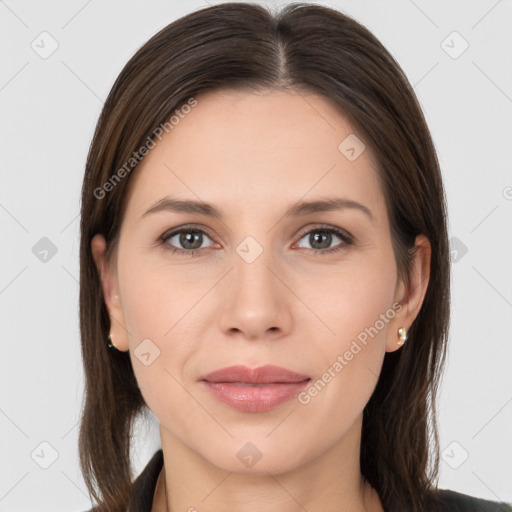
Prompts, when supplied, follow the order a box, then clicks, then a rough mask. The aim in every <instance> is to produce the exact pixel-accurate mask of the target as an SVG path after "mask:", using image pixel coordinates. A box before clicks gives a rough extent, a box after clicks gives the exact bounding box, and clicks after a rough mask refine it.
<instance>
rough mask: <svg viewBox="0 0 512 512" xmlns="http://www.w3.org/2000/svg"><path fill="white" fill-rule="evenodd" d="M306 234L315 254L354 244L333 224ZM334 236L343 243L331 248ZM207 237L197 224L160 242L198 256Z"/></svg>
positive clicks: (163, 237) (173, 248) (349, 237)
mask: <svg viewBox="0 0 512 512" xmlns="http://www.w3.org/2000/svg"><path fill="white" fill-rule="evenodd" d="M306 236H308V237H309V238H308V239H307V240H308V241H309V243H310V244H311V245H312V247H311V250H312V251H313V253H315V254H317V253H320V254H324V255H325V254H332V253H334V252H337V251H341V250H342V249H344V248H346V247H347V246H349V245H352V244H353V237H352V236H351V235H350V234H349V233H347V232H346V231H344V230H341V229H339V228H335V227H333V226H318V227H316V228H315V229H310V230H309V231H306V232H305V233H304V234H303V235H302V236H301V238H300V240H302V239H305V238H306ZM333 236H334V238H338V239H339V240H341V243H338V245H336V246H335V247H332V248H329V247H330V245H331V244H332V242H333ZM205 237H206V238H209V239H210V240H211V237H210V236H209V235H208V234H207V233H206V232H205V231H204V230H203V229H199V228H197V227H195V226H183V227H181V228H180V229H176V230H174V231H171V232H170V233H169V232H167V233H165V234H163V235H162V236H161V237H160V239H159V242H160V244H161V245H163V246H164V247H165V249H166V250H169V251H171V253H173V254H180V255H185V254H186V255H189V256H196V255H198V254H199V253H200V252H201V251H200V250H201V249H205V248H207V247H205V246H204V245H203V243H204V241H205ZM299 247H302V246H299Z"/></svg>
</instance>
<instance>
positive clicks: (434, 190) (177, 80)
mask: <svg viewBox="0 0 512 512" xmlns="http://www.w3.org/2000/svg"><path fill="white" fill-rule="evenodd" d="M287 87H289V88H293V89H294V90H302V91H307V92H313V93H317V94H320V95H322V96H323V97H326V98H329V99H330V100H332V104H333V105H336V106H337V107H338V108H339V109H340V112H341V113H342V114H343V115H344V116H346V118H347V120H348V121H349V122H350V123H351V124H352V126H353V127H354V129H356V130H357V132H358V134H361V137H362V138H363V139H364V142H365V144H366V145H367V146H368V147H369V148H370V149H371V151H372V152H373V154H374V155H375V157H376V161H377V162H378V164H379V169H378V174H379V180H380V183H381V187H382V190H383V193H384V195H385V198H386V206H387V211H388V215H389V219H390V225H391V238H392V243H393V249H394V254H395V259H396V264H397V270H398V276H399V277H400V278H402V279H404V280H405V281H406V283H409V282H410V281H409V273H410V263H411V259H412V256H413V251H412V248H413V247H414V241H415V237H416V235H418V234H424V235H426V236H427V237H428V239H429V241H430V244H431V248H432V253H431V268H430V281H429V284H428V288H427V291H426V295H425V299H424V302H423V304H422V307H421V310H420V312H419V314H418V316H417V318H416V319H415V321H414V322H413V324H412V326H411V328H410V330H409V340H408V342H407V343H406V344H405V345H404V346H403V347H402V348H401V349H400V350H397V351H395V352H392V353H386V355H385V359H384V365H383V368H382V372H381V375H380V377H379V380H378V383H377V385H376V388H375V391H374V393H373V395H372V396H371V398H370V400H369V402H368V404H367V405H366V407H365V410H364V414H363V429H362V440H361V472H362V474H363V476H364V478H366V480H367V481H368V482H369V483H370V484H371V485H372V486H373V487H374V488H375V489H376V491H377V492H378V494H379V496H380V498H381V501H382V504H383V506H384V507H385V509H386V510H408V511H412V512H420V511H423V510H426V504H427V503H428V500H429V496H430V494H432V493H430V490H431V489H433V488H435V486H436V485H437V479H438V467H439V446H438V445H439V440H438V432H437V420H436V393H437V389H438V385H439V379H440V375H441V371H442V367H443V365H444V360H445V355H446V341H447V334H448V325H449V295H450V290H449V285H450V274H449V272H450V260H449V248H448V237H447V227H446V215H447V214H446V205H445V196H444V190H443V184H442V178H441V173H440V169H439V163H438V160H437V156H436V152H435V148H434V145H433V142H432V138H431V135H430V133H429V130H428V127H427V124H426V121H425V118H424V116H423V113H422V110H421V108H420V105H419V103H418V100H417V98H416V96H415V94H414V92H413V89H412V87H411V85H410V84H409V82H408V80H407V78H406V76H405V74H404V72H403V71H402V70H401V68H400V67H399V65H398V64H397V62H396V61H395V60H394V58H393V57H392V56H391V55H390V54H389V53H388V51H387V50H386V49H385V48H384V47H383V45H382V44H381V43H380V42H379V40H378V39H377V38H376V37H375V36H374V35H373V34H372V33H371V32H370V31H369V30H367V29H366V28H365V27H364V26H363V25H361V24H360V23H358V22H357V21H355V20H354V19H353V18H351V17H349V16H347V15H345V14H343V13H342V12H339V11H337V10H334V9H331V8H327V7H323V6H319V5H312V4H307V3H293V4H289V5H287V6H285V7H283V8H282V10H281V11H277V12H272V11H270V10H269V9H267V8H265V7H263V6H260V5H257V4H250V3H223V4H220V5H216V6H212V7H207V8H204V9H201V10H197V11H195V12H192V13H191V14H188V15H186V16H184V17H182V18H180V19H178V20H177V21H174V22H173V23H171V24H169V25H168V26H166V27H165V28H164V29H162V30H161V31H160V32H158V33H157V34H156V35H155V36H153V37H152V38H151V39H150V40H149V41H148V42H147V43H146V44H144V45H143V46H142V47H141V48H140V49H139V50H138V51H137V52H136V54H135V55H134V56H133V57H132V58H131V59H130V61H129V62H128V63H127V64H126V66H125V67H124V69H123V70H122V72H121V73H120V75H119V77H118V78H117V80H116V81H115V83H114V85H113V87H112V90H111V92H110V94H109V95H108V98H107V100H106V101H105V105H104V107H103V110H102V113H101V115H100V118H99V120H98V124H97V126H96V131H95V133H94V137H93V140H92V143H91V146H90V150H89V154H88V158H87V163H86V167H85V176H84V181H83V188H82V204H81V208H82V209H81V244H80V329H81V340H82V356H83V364H84V369H85V399H84V405H83V412H82V418H81V425H80V436H79V452H80V464H81V469H82V472H83V475H84V478H85V482H86V484H87V486H88V489H89V492H90V494H91V498H93V499H94V500H95V501H96V502H98V507H97V510H98V511H102V512H103V511H108V512H117V511H119V512H120V511H123V510H125V509H126V507H127V504H128V502H129V500H130V498H131V494H132V492H133V482H132V480H133V474H132V469H131V465H130V441H131V436H132V428H133V423H134V419H136V417H137V415H139V414H146V413H147V406H146V404H145V402H144V400H143V397H142V395H141V393H140V390H139V388H138V386H137V382H136V379H135V376H134V373H133V369H132V366H131V362H130V357H129V353H127V352H119V353H110V352H108V351H107V347H106V343H107V342H106V339H107V335H108V333H109V315H108V311H107V308H106V305H105V302H104V299H103V292H102V287H101V282H100V276H99V273H98V271H97V268H96V266H95V263H94V260H93V256H92V252H91V239H92V237H93V236H94V235H95V234H97V233H101V234H103V235H104V237H105V239H106V242H107V259H108V261H109V262H111V263H112V264H115V259H116V248H117V243H118V237H119V232H120V226H121V223H122V220H123V214H124V208H125V206H126V204H125V203H126V201H125V198H126V195H127V190H128V189H127V187H128V184H129V183H130V176H131V175H132V171H133V168H136V163H137V162H136V161H132V160H130V159H132V158H133V155H134V153H136V152H137V151H138V150H139V149H140V148H141V147H143V146H144V145H147V144H148V141H151V140H154V139H155V137H156V135H155V133H159V132H158V131H156V132H155V130H157V129H158V127H159V126H161V125H163V124H165V123H168V125H169V119H170V117H171V116H172V115H173V114H175V113H176V111H178V110H179V109H180V108H182V107H183V105H186V104H187V102H189V101H190V99H191V98H194V97H195V96H197V95H200V93H201V92H202V91H208V90H220V89H223V88H224V89H226V88H231V89H239V90H245V91H250V90H255V89H260V90H261V89H263V88H267V89H279V88H287ZM199 97H200V96H199ZM127 162H130V163H129V165H128V166H127ZM122 168H124V170H125V172H124V173H120V172H119V170H120V169H122ZM121 175H122V179H119V178H120V176H121ZM114 178H115V180H114ZM107 182H108V183H110V186H109V187H106V186H105V184H106V183H107ZM429 446H430V450H429Z"/></svg>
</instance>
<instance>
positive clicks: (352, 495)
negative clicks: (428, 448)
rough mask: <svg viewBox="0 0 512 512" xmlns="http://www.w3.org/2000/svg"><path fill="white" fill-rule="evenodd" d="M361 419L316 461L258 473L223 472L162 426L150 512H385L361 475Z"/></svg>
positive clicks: (316, 458) (319, 455)
mask: <svg viewBox="0 0 512 512" xmlns="http://www.w3.org/2000/svg"><path fill="white" fill-rule="evenodd" d="M361 420H362V418H360V419H359V421H356V422H355V424H354V425H353V426H352V427H351V429H350V430H349V431H348V432H347V433H346V434H345V436H343V438H342V439H340V440H339V441H338V442H337V443H336V444H335V445H334V446H329V447H327V448H326V449H325V451H323V452H321V453H319V454H318V455H317V456H316V457H315V458H313V459H312V460H309V461H307V462H305V463H303V464H299V465H297V466H295V467H293V468H290V469H288V470H286V471H271V470H268V471H267V470H263V471H260V473H258V474H252V473H238V472H235V471H234V470H233V471H227V470H223V469H221V468H219V467H217V466H215V465H213V464H212V463H210V462H209V461H207V460H205V459H204V458H203V457H201V456H200V455H199V454H198V453H197V452H196V451H192V450H190V449H189V448H188V447H187V446H185V445H184V444H182V443H181V442H180V441H179V440H178V439H177V438H176V437H175V436H174V435H173V434H172V433H171V432H170V431H169V430H167V429H165V428H164V427H163V426H162V425H160V436H161V440H162V450H163V456H164V467H163V468H162V471H161V473H160V475H159V478H158V481H157V486H156V489H155V495H154V500H153V508H152V512H177V511H187V512H198V511H200V512H232V511H233V510H236V511H237V512H260V511H261V510H265V511H266V512H304V510H322V511H323V512H383V508H382V504H381V502H380V499H379V496H378V495H377V493H376V492H375V490H374V489H373V488H372V487H371V486H370V485H369V484H368V483H367V482H366V481H365V479H364V478H363V477H362V475H361V472H360V465H359V456H360V435H361ZM319 435H320V434H319Z"/></svg>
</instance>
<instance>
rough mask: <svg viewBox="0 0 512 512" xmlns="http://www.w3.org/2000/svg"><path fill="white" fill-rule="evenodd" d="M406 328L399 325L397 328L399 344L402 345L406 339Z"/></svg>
mask: <svg viewBox="0 0 512 512" xmlns="http://www.w3.org/2000/svg"><path fill="white" fill-rule="evenodd" d="M407 336H408V334H407V329H406V328H405V327H400V329H398V338H399V340H398V342H397V343H398V344H399V345H400V346H402V345H403V344H404V343H405V342H406V341H407Z"/></svg>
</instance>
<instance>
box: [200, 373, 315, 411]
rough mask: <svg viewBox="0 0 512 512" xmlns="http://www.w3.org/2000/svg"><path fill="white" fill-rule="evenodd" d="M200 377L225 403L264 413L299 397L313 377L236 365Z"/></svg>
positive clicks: (242, 409)
mask: <svg viewBox="0 0 512 512" xmlns="http://www.w3.org/2000/svg"><path fill="white" fill-rule="evenodd" d="M198 380H199V381H200V382H201V384H202V385H203V386H205V387H206V388H207V389H208V391H209V392H210V393H211V394H212V395H213V396H214V397H215V398H216V399H217V400H218V401H219V402H221V403H223V404H224V405H227V406H229V407H231V408H233V409H236V410H238V411H242V412H265V411H269V410H271V409H274V408H276V407H278V406H279V405H281V404H283V403H285V402H287V401H289V400H290V399H292V398H293V397H294V396H297V394H299V393H300V392H301V391H302V389H304V387H305V386H306V385H307V384H308V382H309V381H310V380H311V378H310V377H308V376H307V375H301V374H299V373H296V372H293V371H291V370H288V369H286V368H281V367H278V366H272V365H266V366H261V367H258V368H255V369H250V368H249V367H247V366H243V365H236V366H230V367H227V368H222V369H220V370H216V371H214V372H212V373H209V374H207V375H205V376H202V377H200V378H199V379H198Z"/></svg>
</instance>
